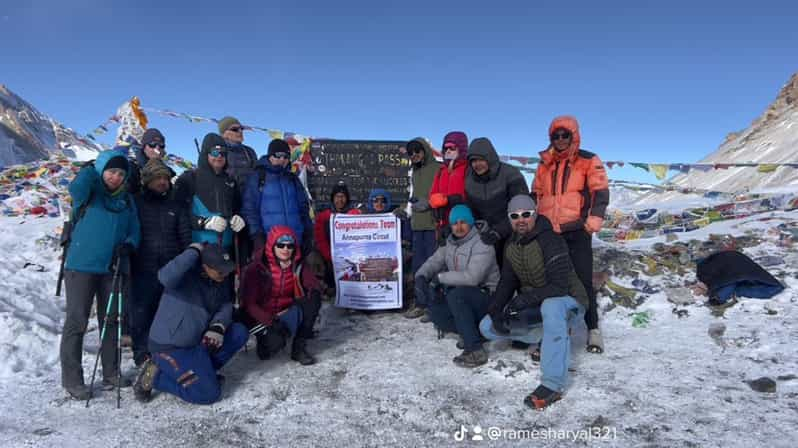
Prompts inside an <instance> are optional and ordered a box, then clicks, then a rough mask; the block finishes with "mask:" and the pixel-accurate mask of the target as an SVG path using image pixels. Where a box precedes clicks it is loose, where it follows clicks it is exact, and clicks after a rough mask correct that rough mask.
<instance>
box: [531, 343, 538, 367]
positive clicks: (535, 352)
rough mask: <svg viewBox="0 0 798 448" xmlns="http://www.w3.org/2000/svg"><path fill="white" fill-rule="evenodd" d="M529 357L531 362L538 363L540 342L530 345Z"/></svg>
mask: <svg viewBox="0 0 798 448" xmlns="http://www.w3.org/2000/svg"><path fill="white" fill-rule="evenodd" d="M529 357H530V358H532V362H533V363H535V364H540V344H535V345H533V346H532V347H530V349H529Z"/></svg>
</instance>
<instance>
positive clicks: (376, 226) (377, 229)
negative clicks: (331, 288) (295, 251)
mask: <svg viewBox="0 0 798 448" xmlns="http://www.w3.org/2000/svg"><path fill="white" fill-rule="evenodd" d="M330 243H331V244H332V260H333V270H334V271H335V287H336V297H335V305H336V306H338V307H343V308H354V309H359V310H387V309H396V308H401V307H402V281H401V280H402V262H401V261H402V239H401V224H400V223H399V219H398V218H397V217H396V216H394V215H393V214H391V213H384V214H379V215H348V214H341V213H337V214H335V215H333V217H332V219H330Z"/></svg>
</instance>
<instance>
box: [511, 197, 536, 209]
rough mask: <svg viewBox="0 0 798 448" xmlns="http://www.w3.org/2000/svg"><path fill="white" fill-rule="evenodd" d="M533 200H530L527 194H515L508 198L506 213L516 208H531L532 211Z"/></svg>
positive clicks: (533, 207)
mask: <svg viewBox="0 0 798 448" xmlns="http://www.w3.org/2000/svg"><path fill="white" fill-rule="evenodd" d="M535 209H536V207H535V201H533V200H532V197H531V196H529V195H528V194H517V195H515V196H513V198H512V199H510V203H509V204H507V213H512V212H515V211H518V210H532V211H534V210H535Z"/></svg>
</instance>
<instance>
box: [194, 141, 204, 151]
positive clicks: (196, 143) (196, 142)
mask: <svg viewBox="0 0 798 448" xmlns="http://www.w3.org/2000/svg"><path fill="white" fill-rule="evenodd" d="M194 146H196V147H197V154H201V153H202V151H201V150H200V146H199V142H198V141H197V139H196V138H195V139H194Z"/></svg>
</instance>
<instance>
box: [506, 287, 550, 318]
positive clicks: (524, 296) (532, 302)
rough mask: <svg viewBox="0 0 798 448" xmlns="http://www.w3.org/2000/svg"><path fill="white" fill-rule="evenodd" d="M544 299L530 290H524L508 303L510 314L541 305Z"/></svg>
mask: <svg viewBox="0 0 798 448" xmlns="http://www.w3.org/2000/svg"><path fill="white" fill-rule="evenodd" d="M541 303H543V300H541V299H540V298H538V296H537V295H535V294H534V293H531V292H529V291H525V292H522V293H520V294H518V295H517V296H515V297H514V298H513V299H512V300H511V301H510V303H509V304H508V305H507V313H508V314H518V313H519V312H520V311H523V310H525V309H527V308H533V307H540V304H541Z"/></svg>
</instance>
